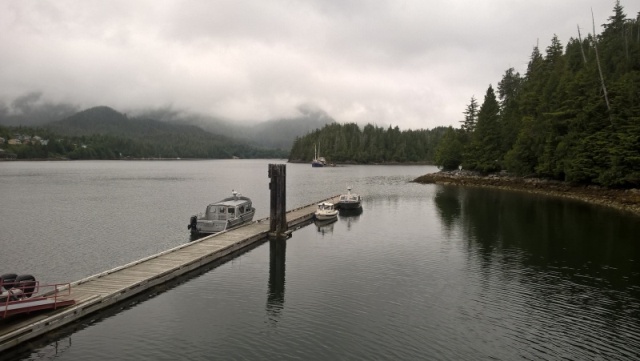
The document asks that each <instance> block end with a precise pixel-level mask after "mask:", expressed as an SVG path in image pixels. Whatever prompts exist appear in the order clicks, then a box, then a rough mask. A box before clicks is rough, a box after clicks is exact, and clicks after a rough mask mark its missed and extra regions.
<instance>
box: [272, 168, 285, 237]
mask: <svg viewBox="0 0 640 361" xmlns="http://www.w3.org/2000/svg"><path fill="white" fill-rule="evenodd" d="M269 178H270V179H271V181H270V182H269V189H270V190H271V213H270V216H269V238H270V239H286V238H288V233H287V230H288V227H287V197H286V195H287V194H286V190H287V188H286V184H287V168H286V164H269Z"/></svg>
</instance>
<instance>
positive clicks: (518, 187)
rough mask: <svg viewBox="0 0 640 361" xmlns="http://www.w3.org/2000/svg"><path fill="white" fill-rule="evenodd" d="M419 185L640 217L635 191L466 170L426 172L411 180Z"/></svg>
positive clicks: (639, 207) (636, 192)
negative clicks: (501, 193)
mask: <svg viewBox="0 0 640 361" xmlns="http://www.w3.org/2000/svg"><path fill="white" fill-rule="evenodd" d="M413 181H414V182H416V183H423V184H429V183H434V184H444V185H461V186H471V187H488V188H497V189H505V190H515V191H523V192H528V193H536V194H545V195H551V196H558V197H565V198H571V199H577V200H581V201H584V202H589V203H593V204H599V205H603V206H607V207H612V208H616V209H619V210H623V211H626V212H630V213H633V214H635V215H636V216H640V190H639V189H635V188H634V189H609V188H604V187H598V186H593V185H590V186H583V185H572V184H569V183H566V182H559V181H553V180H547V179H539V178H521V177H512V176H505V175H489V176H482V175H479V174H476V173H474V172H468V171H451V172H438V173H429V174H425V175H423V176H420V177H418V178H416V179H414V180H413Z"/></svg>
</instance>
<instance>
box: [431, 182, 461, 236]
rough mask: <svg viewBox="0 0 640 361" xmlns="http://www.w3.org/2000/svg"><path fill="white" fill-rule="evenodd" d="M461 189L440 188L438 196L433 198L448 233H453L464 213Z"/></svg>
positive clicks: (437, 191) (437, 190)
mask: <svg viewBox="0 0 640 361" xmlns="http://www.w3.org/2000/svg"><path fill="white" fill-rule="evenodd" d="M460 189H461V188H460V187H444V186H438V187H437V189H436V195H435V197H434V198H433V201H434V203H435V204H436V207H437V208H436V210H437V211H438V215H439V216H440V219H441V220H442V224H443V225H444V227H445V228H446V229H447V233H451V230H452V228H453V226H454V223H455V221H456V220H457V219H459V218H460V212H461V211H462V209H461V206H460V194H459V193H460Z"/></svg>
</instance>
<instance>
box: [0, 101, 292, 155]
mask: <svg viewBox="0 0 640 361" xmlns="http://www.w3.org/2000/svg"><path fill="white" fill-rule="evenodd" d="M4 132H5V133H11V132H14V133H19V134H20V135H21V136H24V135H27V136H29V137H32V136H34V135H36V134H35V133H37V135H38V136H39V137H40V138H42V137H46V138H52V139H48V142H45V143H46V144H41V142H35V144H34V142H33V141H31V142H29V143H28V144H19V145H10V146H9V148H8V150H9V151H12V152H14V153H16V154H17V155H18V158H51V157H61V158H64V157H68V158H71V159H122V158H216V159H219V158H232V157H239V158H284V157H286V152H284V151H281V150H273V149H271V150H269V149H260V148H256V147H252V146H249V145H248V144H246V143H243V142H239V141H235V140H232V139H230V138H227V137H224V136H221V135H218V134H211V133H208V132H206V131H204V130H202V129H201V128H198V127H195V126H191V125H181V124H172V123H166V122H161V121H157V120H153V119H147V118H129V117H127V116H126V115H124V114H121V113H119V112H117V111H115V110H113V109H111V108H109V107H95V108H91V109H87V110H85V111H82V112H80V113H77V114H75V115H73V116H71V117H68V118H66V119H63V120H60V121H56V122H53V123H49V124H47V125H46V126H45V127H42V128H39V129H30V128H24V127H22V128H13V129H12V128H6V130H4ZM24 133H26V134H24ZM8 135H9V136H12V134H8Z"/></svg>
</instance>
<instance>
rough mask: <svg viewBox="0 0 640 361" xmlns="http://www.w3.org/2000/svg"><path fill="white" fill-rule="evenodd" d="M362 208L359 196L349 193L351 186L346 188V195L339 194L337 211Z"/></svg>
mask: <svg viewBox="0 0 640 361" xmlns="http://www.w3.org/2000/svg"><path fill="white" fill-rule="evenodd" d="M361 207H362V198H360V195H359V194H356V193H351V186H349V187H347V194H341V195H340V200H339V201H338V203H336V208H338V209H359V208H361Z"/></svg>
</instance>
